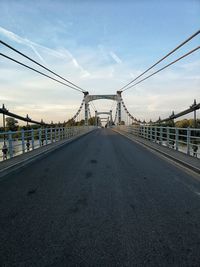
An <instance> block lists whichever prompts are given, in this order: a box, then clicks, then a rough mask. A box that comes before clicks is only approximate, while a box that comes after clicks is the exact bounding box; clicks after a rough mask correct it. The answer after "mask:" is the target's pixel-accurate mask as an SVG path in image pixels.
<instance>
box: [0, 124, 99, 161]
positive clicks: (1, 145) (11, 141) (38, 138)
mask: <svg viewBox="0 0 200 267" xmlns="http://www.w3.org/2000/svg"><path fill="white" fill-rule="evenodd" d="M94 128H95V127H94V126H74V127H56V128H39V129H30V130H23V129H22V130H20V131H8V132H1V133H0V149H1V152H2V153H1V154H0V161H2V160H7V159H9V158H12V157H14V156H17V155H19V154H23V153H26V152H29V151H31V150H34V149H37V148H39V147H42V146H45V145H48V144H51V143H55V142H58V141H60V140H64V139H69V138H71V137H73V136H78V135H80V134H83V133H85V132H89V131H91V130H93V129H94Z"/></svg>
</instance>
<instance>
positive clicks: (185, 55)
mask: <svg viewBox="0 0 200 267" xmlns="http://www.w3.org/2000/svg"><path fill="white" fill-rule="evenodd" d="M199 48H200V46H197V47H196V48H194V49H192V50H190V51H189V52H188V53H186V54H184V55H183V56H181V57H179V58H177V59H176V60H174V61H172V62H170V63H169V64H167V65H166V66H164V67H162V68H160V69H159V70H157V71H155V72H154V73H152V74H150V75H149V76H147V77H145V78H144V79H142V80H140V81H139V82H136V83H134V84H133V85H130V86H129V87H127V88H125V89H124V90H122V92H123V91H126V90H128V89H130V88H132V87H134V86H135V85H137V84H139V83H141V82H143V81H145V80H147V79H148V78H150V77H151V76H153V75H155V74H157V73H158V72H160V71H162V70H164V69H166V68H168V67H169V66H171V65H173V64H174V63H176V62H178V61H179V60H181V59H183V58H184V57H187V56H189V55H190V54H192V53H194V52H195V51H197V50H198V49H199Z"/></svg>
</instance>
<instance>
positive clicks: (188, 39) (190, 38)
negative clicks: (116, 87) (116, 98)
mask: <svg viewBox="0 0 200 267" xmlns="http://www.w3.org/2000/svg"><path fill="white" fill-rule="evenodd" d="M199 33H200V30H198V31H197V32H195V33H194V34H193V35H192V36H190V37H189V38H187V39H186V40H185V41H184V42H182V43H181V44H180V45H178V46H177V47H176V48H174V49H173V50H172V51H170V52H169V53H168V54H167V55H165V56H164V57H162V58H161V59H160V60H158V61H157V62H156V63H155V64H153V65H152V66H150V67H149V68H148V69H147V70H145V71H144V72H143V73H141V74H140V75H139V76H137V77H136V78H135V79H133V80H132V81H131V82H129V83H128V84H126V85H125V86H123V87H122V88H120V91H125V90H126V89H124V88H126V87H127V86H128V85H130V84H131V83H133V82H135V81H136V80H138V79H139V78H140V77H141V76H143V75H144V74H145V73H147V72H148V71H149V70H151V69H152V68H154V67H155V66H156V65H158V64H159V63H160V62H162V61H163V60H164V59H166V58H167V57H168V56H170V55H171V54H173V53H174V52H175V51H176V50H178V49H179V48H180V47H182V46H183V45H185V44H186V43H187V42H189V41H190V40H192V39H193V38H194V37H195V36H197V35H198V34H199ZM123 89H124V90H123Z"/></svg>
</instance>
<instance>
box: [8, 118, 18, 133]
mask: <svg viewBox="0 0 200 267" xmlns="http://www.w3.org/2000/svg"><path fill="white" fill-rule="evenodd" d="M17 124H18V121H17V120H15V119H14V118H12V117H7V118H6V130H7V131H17V130H18V125H17Z"/></svg>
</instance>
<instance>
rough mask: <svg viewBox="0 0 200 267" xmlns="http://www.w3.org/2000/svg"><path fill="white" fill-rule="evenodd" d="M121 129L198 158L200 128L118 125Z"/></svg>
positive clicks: (199, 155) (199, 156)
mask: <svg viewBox="0 0 200 267" xmlns="http://www.w3.org/2000/svg"><path fill="white" fill-rule="evenodd" d="M116 128H118V129H119V130H121V131H124V132H127V133H130V134H133V135H135V136H138V137H142V138H145V139H147V140H149V141H151V142H154V143H158V144H160V145H163V146H166V147H168V148H171V149H174V150H176V151H181V152H183V153H185V154H187V155H190V156H194V157H197V158H200V129H196V128H175V127H160V126H150V125H130V126H125V125H120V126H117V127H116Z"/></svg>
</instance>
